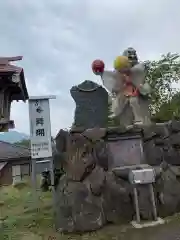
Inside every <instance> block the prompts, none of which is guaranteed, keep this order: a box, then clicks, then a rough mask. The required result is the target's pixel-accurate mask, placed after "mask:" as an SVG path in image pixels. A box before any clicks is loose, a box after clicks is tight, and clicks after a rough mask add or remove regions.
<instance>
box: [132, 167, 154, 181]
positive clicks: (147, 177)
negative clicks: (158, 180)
mask: <svg viewBox="0 0 180 240" xmlns="http://www.w3.org/2000/svg"><path fill="white" fill-rule="evenodd" d="M129 180H130V182H131V183H132V184H150V183H153V182H155V172H154V169H152V168H147V169H140V170H132V171H130V173H129Z"/></svg>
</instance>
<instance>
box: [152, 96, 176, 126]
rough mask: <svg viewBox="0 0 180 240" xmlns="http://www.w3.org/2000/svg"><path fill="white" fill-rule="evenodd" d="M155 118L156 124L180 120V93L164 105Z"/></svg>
mask: <svg viewBox="0 0 180 240" xmlns="http://www.w3.org/2000/svg"><path fill="white" fill-rule="evenodd" d="M153 118H154V120H155V121H156V122H165V121H169V120H173V119H174V120H178V119H180V92H177V93H176V94H175V95H174V96H173V97H172V99H170V100H169V101H167V102H165V103H163V104H162V105H161V106H160V109H159V111H158V112H157V113H156V114H155V116H154V117H153Z"/></svg>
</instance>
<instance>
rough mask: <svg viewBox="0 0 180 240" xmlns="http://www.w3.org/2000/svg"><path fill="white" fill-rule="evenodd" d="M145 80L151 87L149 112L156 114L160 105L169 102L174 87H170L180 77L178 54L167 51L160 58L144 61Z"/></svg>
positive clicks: (179, 58) (174, 91)
mask: <svg viewBox="0 0 180 240" xmlns="http://www.w3.org/2000/svg"><path fill="white" fill-rule="evenodd" d="M145 65H146V67H147V81H148V82H149V84H150V85H151V87H152V89H153V93H152V104H151V112H152V113H153V114H156V113H157V112H159V110H160V107H161V106H162V105H163V104H165V103H167V102H169V101H170V100H171V98H172V97H173V95H174V94H175V93H176V89H175V88H173V87H172V84H173V83H177V82H178V81H179V78H180V56H179V55H178V54H172V53H168V54H166V55H163V56H162V57H161V59H160V60H157V61H146V62H145Z"/></svg>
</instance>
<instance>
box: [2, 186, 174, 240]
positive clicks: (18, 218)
mask: <svg viewBox="0 0 180 240" xmlns="http://www.w3.org/2000/svg"><path fill="white" fill-rule="evenodd" d="M0 199H1V203H3V202H4V205H3V206H0V208H1V210H2V215H3V216H7V219H6V221H5V223H4V227H3V228H2V229H1V230H0V239H1V240H30V239H32V240H53V239H54V240H58V239H61V240H67V239H77V240H80V239H81V240H90V239H93V240H110V239H114V240H115V239H122V240H125V239H126V240H131V239H132V240H133V239H134V240H144V239H146V240H148V239H151V237H150V238H148V236H151V234H152V232H153V231H154V232H158V231H161V230H162V229H167V226H170V227H171V226H174V225H179V217H177V218H176V217H174V218H173V221H172V222H171V223H169V224H168V225H167V226H161V227H156V228H153V230H152V229H151V228H149V229H143V230H135V229H133V228H131V227H130V226H117V225H113V226H107V227H105V228H103V229H102V230H99V231H97V232H93V233H86V234H83V235H62V234H58V233H56V232H55V230H54V226H53V214H52V198H51V193H50V192H48V193H40V192H39V210H37V209H36V206H37V205H36V206H35V204H34V198H33V192H32V189H31V188H30V187H29V186H24V187H23V188H22V187H21V188H20V189H18V188H15V187H13V186H9V187H1V189H0ZM0 205H2V204H0ZM153 239H154V238H153Z"/></svg>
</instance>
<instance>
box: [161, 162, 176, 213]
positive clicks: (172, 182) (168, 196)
mask: <svg viewBox="0 0 180 240" xmlns="http://www.w3.org/2000/svg"><path fill="white" fill-rule="evenodd" d="M156 191H157V195H158V200H159V204H158V211H159V214H160V215H161V216H163V217H165V216H169V215H172V214H174V213H176V212H178V211H180V194H179V193H180V182H179V180H178V178H177V177H176V171H175V170H173V169H172V168H171V166H167V168H166V169H165V170H164V171H163V172H162V175H161V178H159V180H158V181H157V183H156Z"/></svg>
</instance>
